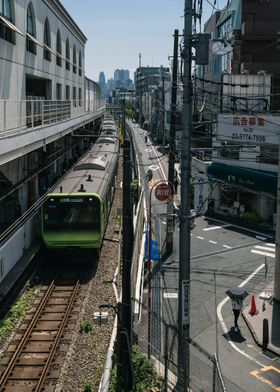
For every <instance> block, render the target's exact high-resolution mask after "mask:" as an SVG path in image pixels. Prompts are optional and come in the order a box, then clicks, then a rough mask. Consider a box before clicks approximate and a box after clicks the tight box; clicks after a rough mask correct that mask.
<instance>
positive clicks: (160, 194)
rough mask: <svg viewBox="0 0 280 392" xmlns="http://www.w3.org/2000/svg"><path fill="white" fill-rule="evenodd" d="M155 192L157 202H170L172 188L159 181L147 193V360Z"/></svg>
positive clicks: (149, 343) (149, 345)
mask: <svg viewBox="0 0 280 392" xmlns="http://www.w3.org/2000/svg"><path fill="white" fill-rule="evenodd" d="M154 188H156V190H155V196H156V198H157V199H158V200H159V201H170V200H172V198H173V195H174V186H173V184H172V182H170V181H168V180H159V181H157V182H156V183H155V184H153V186H152V187H151V189H150V193H149V214H148V265H147V267H148V358H150V357H151V291H152V286H151V280H152V263H151V248H152V247H151V243H152V192H153V189H154Z"/></svg>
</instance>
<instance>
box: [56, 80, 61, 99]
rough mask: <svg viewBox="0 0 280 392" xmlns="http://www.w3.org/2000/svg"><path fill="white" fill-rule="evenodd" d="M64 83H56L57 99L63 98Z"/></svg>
mask: <svg viewBox="0 0 280 392" xmlns="http://www.w3.org/2000/svg"><path fill="white" fill-rule="evenodd" d="M61 92H62V85H61V84H60V83H56V100H57V101H60V100H61V99H62V94H61Z"/></svg>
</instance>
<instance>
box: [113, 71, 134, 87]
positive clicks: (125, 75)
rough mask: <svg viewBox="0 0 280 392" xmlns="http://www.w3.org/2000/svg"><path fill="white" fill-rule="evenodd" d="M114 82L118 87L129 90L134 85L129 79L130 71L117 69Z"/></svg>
mask: <svg viewBox="0 0 280 392" xmlns="http://www.w3.org/2000/svg"><path fill="white" fill-rule="evenodd" d="M114 81H115V86H116V87H118V88H121V87H124V88H128V87H129V86H130V85H131V83H132V80H131V79H130V78H129V70H128V69H116V70H115V72H114Z"/></svg>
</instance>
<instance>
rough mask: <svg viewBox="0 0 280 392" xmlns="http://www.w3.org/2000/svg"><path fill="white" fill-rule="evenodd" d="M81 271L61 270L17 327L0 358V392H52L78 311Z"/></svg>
mask: <svg viewBox="0 0 280 392" xmlns="http://www.w3.org/2000/svg"><path fill="white" fill-rule="evenodd" d="M82 272H83V270H82V269H81V268H79V269H71V270H70V271H68V272H67V273H65V272H63V273H62V272H60V273H59V274H58V275H57V276H56V277H55V278H54V279H53V280H52V281H51V282H50V284H48V285H44V286H42V287H41V291H40V296H39V298H38V299H37V300H36V301H35V303H34V304H33V307H32V309H31V312H30V313H29V314H28V316H27V317H26V318H25V319H24V321H23V323H22V324H21V326H20V327H19V331H18V333H17V334H16V335H15V336H14V339H13V341H12V342H11V343H10V344H9V346H8V349H7V352H6V354H5V356H4V357H3V359H2V360H1V369H0V370H1V371H2V374H1V375H0V391H1V392H39V391H44V392H52V391H54V389H55V384H56V380H57V379H58V376H59V373H60V368H61V364H62V362H63V360H64V356H65V352H66V347H67V346H68V343H69V342H70V339H71V330H73V328H74V326H75V323H76V320H77V318H78V313H79V303H78V293H79V289H80V284H81V281H80V279H81V275H82Z"/></svg>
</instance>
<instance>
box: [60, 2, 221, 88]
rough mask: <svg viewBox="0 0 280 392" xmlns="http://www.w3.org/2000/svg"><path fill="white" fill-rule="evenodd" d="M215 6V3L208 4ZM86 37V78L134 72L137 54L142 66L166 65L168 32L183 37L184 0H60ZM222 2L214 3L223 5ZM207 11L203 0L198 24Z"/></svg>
mask: <svg viewBox="0 0 280 392" xmlns="http://www.w3.org/2000/svg"><path fill="white" fill-rule="evenodd" d="M209 1H210V3H212V4H214V3H215V1H214V0H209ZM61 3H62V4H63V6H64V7H65V8H66V10H67V11H68V12H69V14H70V15H71V17H72V18H73V19H74V20H75V22H76V23H77V24H78V26H79V27H80V29H81V30H82V32H83V33H84V34H85V35H86V37H87V39H88V41H87V43H86V52H85V56H86V60H85V69H86V75H87V76H88V77H89V78H91V79H93V80H95V81H98V76H99V72H100V71H103V72H104V73H105V77H106V79H109V78H111V77H113V75H114V70H115V69H117V68H120V69H121V68H124V69H128V70H129V71H130V77H131V78H132V79H133V72H134V71H135V69H136V68H137V67H138V64H139V53H141V54H142V65H143V66H147V65H149V66H160V65H164V66H169V65H170V63H169V60H168V56H170V55H172V51H173V34H174V30H175V29H178V30H179V33H180V34H182V30H183V24H184V18H183V13H184V0H137V1H136V0H79V1H78V0H61ZM225 3H226V0H219V1H216V7H223V6H224V4H225ZM211 11H212V7H211V6H210V4H209V2H208V1H207V0H204V2H203V20H204V21H205V20H206V19H207V18H208V17H209V16H210V14H211Z"/></svg>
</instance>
